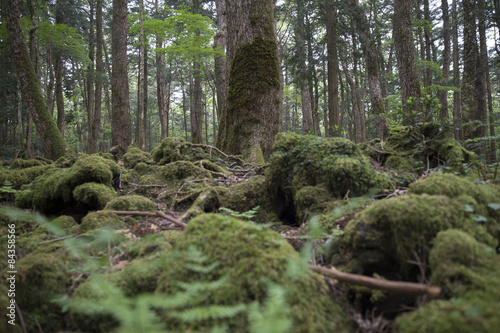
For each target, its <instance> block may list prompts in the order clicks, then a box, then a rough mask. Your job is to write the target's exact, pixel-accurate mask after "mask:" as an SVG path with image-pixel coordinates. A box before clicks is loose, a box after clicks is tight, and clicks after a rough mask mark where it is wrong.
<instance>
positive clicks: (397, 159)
mask: <svg viewBox="0 0 500 333" xmlns="http://www.w3.org/2000/svg"><path fill="white" fill-rule="evenodd" d="M385 167H387V168H391V169H397V170H401V171H409V172H417V171H419V169H421V168H419V163H418V162H417V161H416V160H415V159H414V158H412V157H408V156H398V155H391V156H389V157H388V158H387V160H386V161H385Z"/></svg>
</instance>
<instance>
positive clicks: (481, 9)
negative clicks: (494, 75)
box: [475, 0, 489, 158]
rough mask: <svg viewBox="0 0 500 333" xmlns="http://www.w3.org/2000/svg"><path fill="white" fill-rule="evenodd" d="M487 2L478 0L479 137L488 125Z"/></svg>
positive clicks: (484, 144) (477, 99) (477, 115)
mask: <svg viewBox="0 0 500 333" xmlns="http://www.w3.org/2000/svg"><path fill="white" fill-rule="evenodd" d="M485 7H486V3H485V0H477V9H478V11H477V14H478V21H477V22H478V30H479V57H478V59H477V74H476V115H475V120H477V121H479V122H480V123H481V125H479V127H478V128H477V132H476V133H477V137H479V138H484V137H485V136H486V132H487V131H486V129H487V126H488V106H487V102H486V101H487V99H486V76H487V74H488V70H489V66H488V47H487V45H486V10H485ZM480 142H481V148H480V149H481V154H482V155H483V157H485V158H486V141H480Z"/></svg>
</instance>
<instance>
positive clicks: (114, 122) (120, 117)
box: [111, 0, 132, 151]
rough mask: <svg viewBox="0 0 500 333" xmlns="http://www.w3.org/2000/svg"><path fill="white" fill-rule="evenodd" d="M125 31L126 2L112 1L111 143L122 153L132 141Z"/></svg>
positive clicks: (123, 0)
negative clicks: (120, 149) (117, 146)
mask: <svg viewBox="0 0 500 333" xmlns="http://www.w3.org/2000/svg"><path fill="white" fill-rule="evenodd" d="M127 30H128V29H127V1H126V0H113V35H112V40H111V48H112V55H113V72H112V76H111V92H112V108H113V112H112V117H111V143H112V145H113V146H114V145H119V146H120V147H121V148H122V150H123V151H127V148H128V146H129V145H130V143H131V141H132V132H131V128H130V113H129V87H128V71H127Z"/></svg>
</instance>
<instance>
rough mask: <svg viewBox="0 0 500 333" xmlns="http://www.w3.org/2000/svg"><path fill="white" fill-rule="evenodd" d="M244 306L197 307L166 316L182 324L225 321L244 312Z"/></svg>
mask: <svg viewBox="0 0 500 333" xmlns="http://www.w3.org/2000/svg"><path fill="white" fill-rule="evenodd" d="M246 308H247V306H246V305H245V304H237V305H209V306H199V307H195V308H192V309H187V310H183V311H172V312H169V313H168V315H169V316H170V317H173V318H176V319H179V320H181V321H184V322H193V321H201V320H207V319H225V318H231V317H234V316H236V315H237V314H239V313H240V312H242V311H245V310H246Z"/></svg>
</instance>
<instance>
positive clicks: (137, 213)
mask: <svg viewBox="0 0 500 333" xmlns="http://www.w3.org/2000/svg"><path fill="white" fill-rule="evenodd" d="M112 212H113V213H115V214H116V215H131V216H151V217H162V218H164V219H165V220H168V221H170V222H172V223H173V224H175V225H177V226H179V227H181V228H182V229H184V228H185V227H186V225H187V224H186V223H184V222H182V221H180V220H178V219H176V218H174V217H172V216H168V215H167V214H165V213H164V212H162V211H160V210H157V211H156V212H140V211H121V210H113V211H112Z"/></svg>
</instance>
